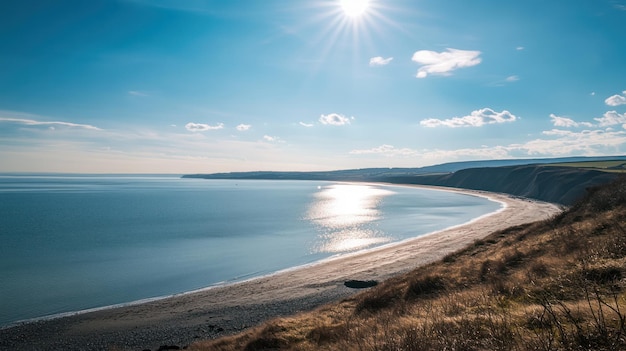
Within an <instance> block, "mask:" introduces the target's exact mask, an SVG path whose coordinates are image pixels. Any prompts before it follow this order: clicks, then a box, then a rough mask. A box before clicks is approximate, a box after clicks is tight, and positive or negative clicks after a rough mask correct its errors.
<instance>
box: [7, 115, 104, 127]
mask: <svg viewBox="0 0 626 351" xmlns="http://www.w3.org/2000/svg"><path fill="white" fill-rule="evenodd" d="M0 122H6V123H17V124H23V125H28V126H49V127H55V126H58V127H68V128H81V129H90V130H102V129H100V128H98V127H96V126H92V125H90V124H80V123H71V122H63V121H37V120H34V119H24V118H6V117H0Z"/></svg>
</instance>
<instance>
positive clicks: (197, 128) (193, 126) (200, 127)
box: [185, 122, 224, 132]
mask: <svg viewBox="0 0 626 351" xmlns="http://www.w3.org/2000/svg"><path fill="white" fill-rule="evenodd" d="M223 128H224V123H218V124H216V125H214V126H211V125H208V124H204V123H193V122H189V123H187V124H185V129H187V130H188V131H190V132H206V131H207V130H218V129H223Z"/></svg>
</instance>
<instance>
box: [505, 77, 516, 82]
mask: <svg viewBox="0 0 626 351" xmlns="http://www.w3.org/2000/svg"><path fill="white" fill-rule="evenodd" d="M518 80H519V77H518V76H508V77H506V81H507V82H517V81H518Z"/></svg>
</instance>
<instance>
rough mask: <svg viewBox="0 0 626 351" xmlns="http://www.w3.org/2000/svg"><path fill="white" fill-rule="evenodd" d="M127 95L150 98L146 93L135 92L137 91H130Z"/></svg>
mask: <svg viewBox="0 0 626 351" xmlns="http://www.w3.org/2000/svg"><path fill="white" fill-rule="evenodd" d="M128 95H132V96H141V97H147V96H150V95H149V94H148V93H146V92H143V91H137V90H131V91H129V92H128Z"/></svg>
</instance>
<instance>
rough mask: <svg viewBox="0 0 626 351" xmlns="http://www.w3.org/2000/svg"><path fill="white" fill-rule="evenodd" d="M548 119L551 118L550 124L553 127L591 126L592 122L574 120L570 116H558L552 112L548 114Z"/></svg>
mask: <svg viewBox="0 0 626 351" xmlns="http://www.w3.org/2000/svg"><path fill="white" fill-rule="evenodd" d="M550 119H552V124H553V125H554V126H555V127H565V128H571V127H593V124H592V123H589V122H576V121H574V120H573V119H571V118H568V117H560V116H557V115H555V114H554V113H551V114H550Z"/></svg>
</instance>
